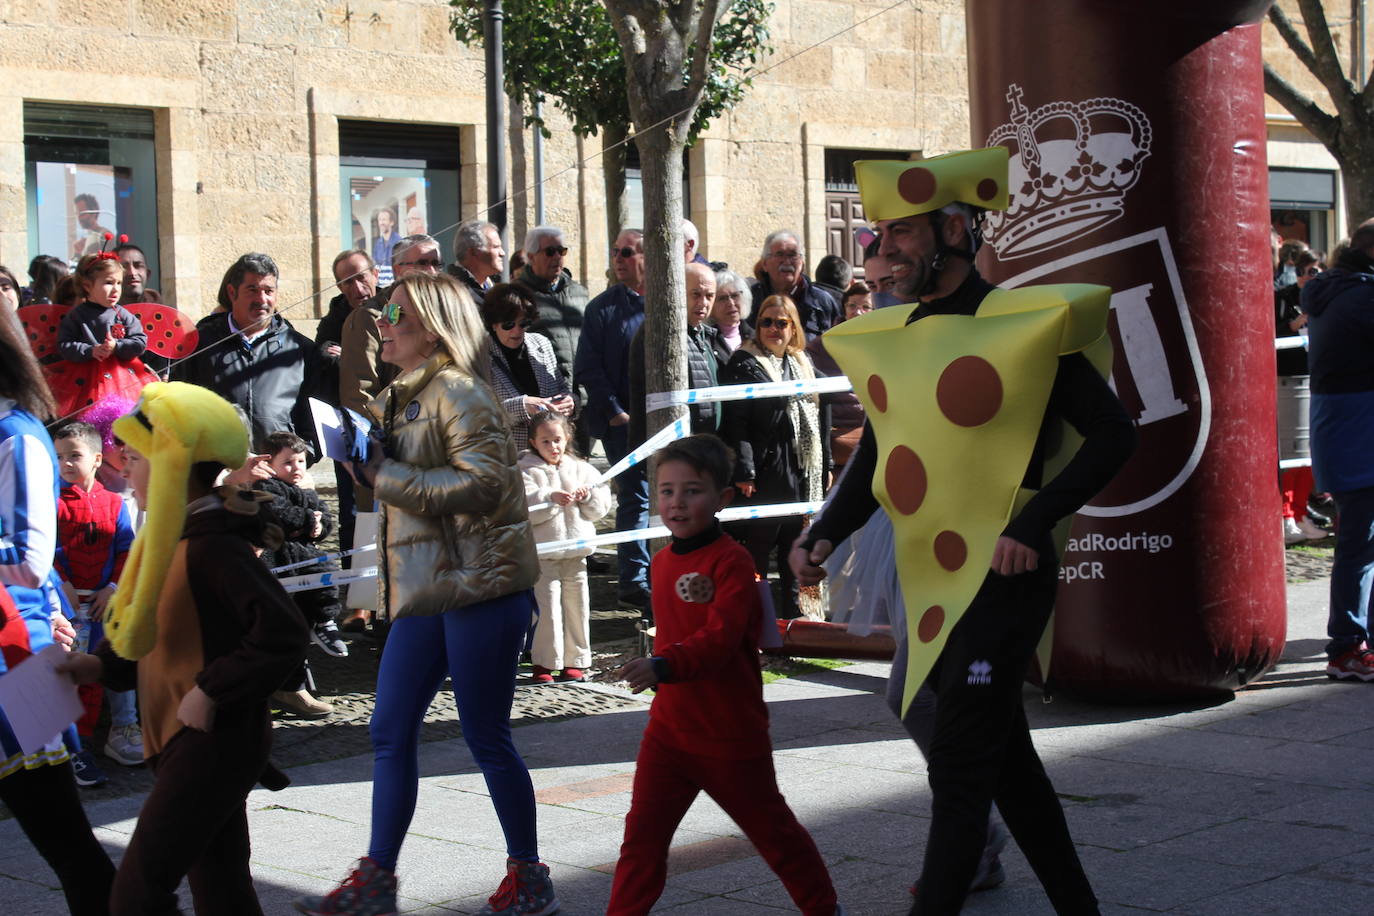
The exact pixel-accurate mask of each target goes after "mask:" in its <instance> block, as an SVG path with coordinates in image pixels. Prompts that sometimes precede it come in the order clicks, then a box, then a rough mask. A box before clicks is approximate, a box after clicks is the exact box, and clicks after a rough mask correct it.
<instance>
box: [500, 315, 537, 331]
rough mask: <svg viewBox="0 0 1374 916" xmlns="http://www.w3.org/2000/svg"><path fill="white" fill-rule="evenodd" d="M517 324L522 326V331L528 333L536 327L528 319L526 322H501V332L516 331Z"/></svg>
mask: <svg viewBox="0 0 1374 916" xmlns="http://www.w3.org/2000/svg"><path fill="white" fill-rule="evenodd" d="M517 324H518V325H520V330H522V331H528V330H529V329H530V327H531V326H533V325H534V322H533V321H530V320H529V319H528V318H526V319H525V320H524V321H503V322H501V330H503V331H514V330H515V326H516V325H517Z"/></svg>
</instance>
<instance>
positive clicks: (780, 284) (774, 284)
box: [749, 229, 843, 340]
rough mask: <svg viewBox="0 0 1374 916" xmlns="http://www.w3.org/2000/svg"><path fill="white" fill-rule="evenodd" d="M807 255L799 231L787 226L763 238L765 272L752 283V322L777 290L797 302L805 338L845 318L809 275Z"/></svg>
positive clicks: (825, 329) (835, 303) (834, 302)
mask: <svg viewBox="0 0 1374 916" xmlns="http://www.w3.org/2000/svg"><path fill="white" fill-rule="evenodd" d="M805 268H806V256H805V255H804V254H802V247H801V242H800V241H798V240H797V234H796V233H795V232H792V231H790V230H788V229H778V230H776V231H775V232H772V233H769V235H768V238H766V239H765V240H764V242H763V270H764V273H765V276H764V278H763V279H762V280H760V281H759V282H757V283H755V284H753V286H752V292H753V294H754V312H753V314H751V315H750V316H749V321H750V323H751V324H752V323H753V322H754V320H755V319H756V318H758V308H759V304H760V303H761V302H763V300H765V299H767V298H768V297H769V296H772V295H774V294H777V295H782V296H787V297H788V298H790V299H791V300H792V301H793V303H795V304H796V306H797V314H798V315H800V316H801V323H802V328H803V329H804V330H805V331H806V339H807V340H810V339H811V338H812V337H815V336H817V335H818V334H824V333H825V332H826V331H828V330H830V329H831V328H832V327H834V326H835V325H837V324H839V323H840V321H841V319H842V317H843V316H842V314H841V312H840V304H839V303H838V302H836V301H835V300H834V299H833V298H831V297H830V295H829V294H828V293H826V292H825V291H823V290H821V289H818V288H817V287H816V286H814V285H813V284H812V283H811V281H810V280H808V279H807V278H806V270H805Z"/></svg>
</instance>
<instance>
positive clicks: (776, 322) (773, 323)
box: [759, 318, 792, 331]
mask: <svg viewBox="0 0 1374 916" xmlns="http://www.w3.org/2000/svg"><path fill="white" fill-rule="evenodd" d="M759 327H761V328H777V329H778V330H779V331H786V330H787V329H788V328H790V327H792V319H791V318H760V319H759Z"/></svg>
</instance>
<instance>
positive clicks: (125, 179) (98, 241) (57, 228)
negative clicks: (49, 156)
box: [34, 162, 131, 265]
mask: <svg viewBox="0 0 1374 916" xmlns="http://www.w3.org/2000/svg"><path fill="white" fill-rule="evenodd" d="M34 165H35V175H36V177H37V183H38V188H37V194H36V195H35V201H36V203H37V209H38V250H39V252H40V253H41V254H51V255H55V256H57V257H60V258H64V259H66V260H68V261H69V262H70V263H72V264H73V265H75V263H76V262H77V261H79V260H80V259H81V257H82V256H83V255H87V254H91V253H93V252H97V251H100V249H101V246H103V245H105V244H106V242H105V234H106V233H107V232H108V233H110V234H111V235H113V236H116V237H117V236H118V235H119V233H121V232H125V233H127V232H129V229H130V227H129V219H128V213H127V212H120V208H121V205H123V209H124V210H127V199H128V195H129V188H130V184H131V181H130V179H131V173H130V170H129V169H127V168H122V167H117V166H111V165H88V164H82V163H75V162H37V163H35V164H34ZM109 247H111V248H113V247H114V246H113V244H110V245H109Z"/></svg>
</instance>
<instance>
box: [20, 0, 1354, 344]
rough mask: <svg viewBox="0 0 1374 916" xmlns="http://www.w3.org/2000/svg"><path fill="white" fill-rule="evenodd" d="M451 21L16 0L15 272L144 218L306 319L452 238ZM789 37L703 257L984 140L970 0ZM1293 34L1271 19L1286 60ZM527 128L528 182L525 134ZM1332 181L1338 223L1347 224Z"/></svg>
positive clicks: (202, 276)
mask: <svg viewBox="0 0 1374 916" xmlns="http://www.w3.org/2000/svg"><path fill="white" fill-rule="evenodd" d="M1285 3H1286V4H1287V5H1290V6H1291V5H1292V4H1291V2H1289V0H1285ZM1331 5H1332V6H1333V7H1334V6H1336V5H1340V6H1341V7H1342V8H1343V9H1344V7H1345V5H1346V4H1345V3H1344V2H1342V3H1340V4H1336V3H1332V4H1331ZM1333 15H1334V14H1333ZM1344 18H1345V19H1346V20H1349V18H1350V17H1349V16H1345V17H1344ZM447 23H448V6H447V4H446V3H444V2H443V0H292V2H282V0H234V2H224V0H111V2H108V3H105V4H103V5H101V6H99V7H92V6H91V5H90V4H87V3H76V2H74V0H10V2H9V3H8V4H6V5H5V6H4V7H2V8H0V263H4V264H7V265H8V266H10V267H11V268H14V269H16V272H17V273H19V274H21V275H22V273H23V268H24V267H25V266H27V263H28V261H29V259H30V258H31V257H32V256H33V255H35V254H39V253H45V254H59V255H61V254H66V255H70V254H71V253H72V249H73V246H75V245H79V244H81V238H82V235H83V233H84V234H89V233H91V232H94V231H97V230H99V229H103V228H110V229H111V230H113V231H117V232H127V233H128V234H130V235H131V236H132V237H133V238H134V240H135V241H136V242H138V243H140V244H142V245H143V246H144V247H145V248H146V249H148V250H149V254H150V256H151V257H150V260H151V261H152V263H153V265H154V277H153V281H152V282H153V285H154V286H156V287H158V288H160V289H161V290H162V291H163V292H164V294H165V295H166V296H167V297H168V298H169V299H171V301H173V302H175V303H176V304H177V305H178V306H179V307H180V308H182V309H183V310H185V311H187V312H190V313H191V314H200V313H203V312H205V311H208V310H209V308H210V307H211V306H212V305H213V303H214V299H215V294H216V290H217V288H218V285H219V281H220V278H221V276H222V273H223V271H224V269H225V268H226V267H227V266H228V265H229V263H230V262H231V261H232V260H233V259H234V258H235V257H236V256H237V255H238V254H240V253H242V252H245V251H266V252H268V253H270V254H272V255H273V256H274V257H275V258H276V259H277V260H278V262H279V264H280V265H281V268H282V283H281V294H280V297H279V304H280V306H281V307H283V308H286V309H289V312H288V314H290V315H291V316H292V317H293V319H298V320H306V321H308V319H309V318H311V317H314V316H316V315H318V314H319V310H320V309H321V308H322V307H323V304H324V303H325V302H327V300H328V298H329V297H330V296H331V295H332V294H333V290H332V287H331V283H330V280H331V278H330V273H329V265H330V262H331V260H332V258H333V256H334V255H335V253H336V252H338V251H339V250H341V249H342V248H346V247H351V246H352V244H353V243H354V242H355V241H361V242H362V243H363V244H365V245H369V246H371V245H373V244H376V242H377V239H378V238H379V237H381V236H382V235H383V231H382V230H383V228H384V226H383V224H384V223H385V222H387V221H393V222H394V223H395V224H396V230H395V231H396V232H398V233H399V234H402V235H403V234H405V233H406V231H407V229H408V228H413V226H411V224H410V223H409V222H408V217H410V216H411V214H412V210H413V211H414V212H416V213H418V214H419V216H420V218H421V220H422V222H423V223H424V225H425V227H426V228H427V229H429V230H431V231H438V230H440V229H444V228H447V227H451V226H452V224H453V223H455V222H456V221H457V220H458V219H460V218H465V217H470V216H474V215H477V214H480V213H482V212H483V211H484V208H485V207H486V204H487V201H486V200H485V195H486V178H485V170H486V147H485V105H484V67H483V60H482V51H481V49H480V48H469V47H464V46H462V45H459V44H458V43H457V42H456V41H455V40H454V39H453V37H452V35H451V33H450V32H449V31H448V27H447ZM1346 28H1347V31H1348V29H1349V28H1350V27H1349V26H1348V25H1347V26H1346ZM771 31H772V42H773V45H774V52H773V54H772V56H771V57H770V58H769V59H768V60H766V61H765V62H764V63H763V67H764V68H765V70H766V72H765V73H763V75H761V76H760V77H759V78H758V79H757V80H756V83H755V85H754V87H753V89H752V90H751V91H750V92H749V94H748V96H747V98H746V99H745V100H744V101H743V102H742V103H741V104H740V105H738V106H737V107H736V108H735V109H734V110H733V111H731V112H730V113H728V114H727V115H726V116H724V117H721V118H720V119H718V120H717V121H716V122H715V123H713V124H712V126H711V127H710V129H709V130H708V131H707V132H706V133H705V135H704V136H703V137H702V139H701V140H700V142H698V143H697V144H696V146H695V147H693V148H692V149H691V150H690V151H689V152H688V154H687V170H686V173H687V179H686V184H687V189H686V191H687V194H686V209H687V212H688V214H689V215H690V216H691V218H692V219H693V220H694V221H695V222H696V224H697V225H698V226H699V228H700V230H701V234H702V249H703V250H704V251H705V252H706V253H707V254H708V255H709V256H710V257H711V258H713V259H716V260H725V261H728V262H730V263H731V264H732V266H735V267H736V268H737V269H740V270H741V272H744V273H747V272H748V271H749V269H750V268H751V267H752V265H753V263H754V261H755V260H756V259H757V257H758V253H759V247H760V245H761V242H762V240H763V238H764V236H765V235H766V234H767V233H768V232H769V231H771V230H773V229H776V228H779V227H791V228H794V229H795V230H796V231H798V232H799V233H800V234H801V235H802V240H803V244H804V246H805V248H806V251H807V253H808V261H809V263H810V264H812V265H814V264H815V262H816V261H817V260H818V259H819V258H820V257H821V256H822V255H824V254H825V253H827V251H840V252H842V253H850V252H852V250H853V242H852V234H850V232H849V230H850V229H851V228H852V225H853V223H854V220H855V218H856V216H857V194H856V193H855V192H854V189H853V186H852V169H851V168H850V163H851V162H852V160H853V159H854V158H858V157H860V156H861V155H875V154H876V155H885V156H896V157H907V156H919V155H934V154H938V153H942V152H946V151H948V150H951V149H957V148H961V147H964V146H967V145H968V143H969V142H970V140H969V118H968V99H967V90H966V61H965V42H964V14H963V4H962V2H960V0H923V2H922V3H921V4H919V6H918V5H915V4H901V5H897V6H893V5H892V4H891V2H890V0H778V3H777V8H776V11H775V13H774V16H773V19H772V21H771ZM1278 42H1279V39H1278V38H1277V36H1275V35H1274V34H1273V32H1272V29H1271V28H1269V27H1267V26H1266V47H1267V51H1268V53H1271V55H1272V56H1274V57H1275V58H1276V59H1280V58H1281V57H1282V55H1283V54H1284V53H1285V52H1284V51H1283V50H1282V49H1281V48H1280V47H1279V46H1278ZM1285 66H1287V65H1285ZM1288 69H1289V70H1291V69H1292V67H1291V66H1289V67H1288ZM1310 82H1311V81H1310V80H1307V81H1306V82H1305V83H1304V85H1310ZM550 108H551V106H550ZM549 114H550V125H551V127H552V129H553V137H552V138H551V139H550V140H549V141H547V142H546V143H545V144H544V151H543V173H544V175H545V176H546V182H545V184H544V185H543V194H542V203H543V208H544V221H545V222H546V223H552V224H555V225H559V226H561V227H563V228H564V229H565V230H567V232H568V237H569V241H570V243H571V245H572V248H573V253H572V254H571V255H570V258H569V264H570V266H571V268H572V269H573V271H574V273H575V274H576V275H577V277H578V278H579V279H580V280H583V281H584V282H585V283H586V284H587V285H588V286H589V287H590V288H591V289H592V290H593V292H595V291H597V290H599V289H600V288H601V287H602V286H604V283H605V281H604V276H605V272H606V270H607V267H608V256H607V251H608V247H609V244H608V243H609V240H608V239H607V238H606V229H605V194H604V182H603V180H602V177H601V170H600V166H599V163H598V161H597V160H596V158H595V155H596V154H597V153H598V152H599V149H600V145H599V142H598V141H597V140H596V139H595V138H592V139H589V140H585V141H584V140H581V139H578V138H576V137H575V136H574V135H573V134H572V132H571V131H570V130H568V129H567V125H566V123H564V122H562V121H561V120H560V118H559V116H558V115H557V113H556V112H552V111H550V112H549ZM1271 115H1272V117H1271V124H1270V129H1271V143H1270V153H1271V157H1272V158H1273V160H1274V162H1275V163H1276V164H1280V165H1282V166H1284V167H1286V168H1290V169H1293V170H1296V171H1299V172H1302V173H1303V175H1300V176H1299V177H1304V176H1306V175H1307V173H1312V172H1316V173H1326V174H1330V173H1331V172H1332V170H1333V169H1334V163H1333V162H1331V161H1330V157H1329V156H1327V155H1326V153H1325V151H1324V150H1323V149H1322V148H1321V146H1320V145H1318V144H1315V143H1313V142H1312V141H1311V139H1310V137H1306V135H1305V132H1303V131H1302V130H1301V129H1300V128H1297V127H1296V126H1295V125H1294V124H1293V122H1292V121H1291V118H1288V117H1287V116H1286V115H1285V114H1284V113H1283V112H1282V111H1281V109H1279V108H1278V106H1277V105H1272V104H1271ZM514 139H515V140H516V142H515V143H514V144H513V146H512V148H513V150H514V152H515V160H516V161H515V163H514V166H515V167H514V168H513V173H514V177H513V180H512V182H511V185H512V188H518V187H520V186H522V184H523V183H525V182H528V181H529V180H530V176H532V175H533V173H534V168H533V163H532V161H531V157H532V155H533V144H532V143H531V142H529V141H530V134H529V132H528V131H524V132H523V133H522V134H518V135H517V136H515V138H514ZM1308 177H1310V176H1308ZM1318 177H1320V176H1318ZM520 179H523V182H522V181H521V180H520ZM1333 186H1334V187H1336V188H1337V190H1336V191H1335V194H1336V195H1337V199H1333V200H1332V201H1331V205H1330V212H1329V215H1328V216H1326V217H1323V218H1326V219H1327V220H1328V222H1329V226H1328V228H1327V230H1326V234H1327V235H1328V236H1329V235H1331V234H1332V233H1334V232H1335V227H1336V226H1337V225H1338V224H1339V221H1338V218H1339V217H1341V216H1342V214H1341V212H1340V203H1339V200H1338V195H1339V190H1338V183H1336V184H1335V185H1333ZM78 196H79V197H80V200H79V201H78ZM92 200H94V204H92ZM1308 203H1314V202H1312V201H1309V202H1308ZM533 205H534V202H533V197H532V196H526V197H523V198H517V199H516V201H515V204H514V206H513V207H512V212H511V216H510V219H511V223H512V226H513V227H514V228H515V229H517V230H519V229H523V228H524V227H527V226H531V225H533V224H534V214H533V212H532V211H533ZM78 211H83V212H84V211H89V212H88V213H87V214H86V221H85V222H82V219H81V217H82V213H81V212H78ZM382 211H387V212H388V213H390V214H391V215H390V217H389V218H388V217H387V216H385V215H383V214H382ZM1319 216H1320V214H1319ZM417 225H418V224H417ZM441 238H443V239H444V240H447V239H448V238H451V231H450V232H448V233H446V234H443V235H441ZM517 243H518V240H517ZM383 247H385V245H383Z"/></svg>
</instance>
